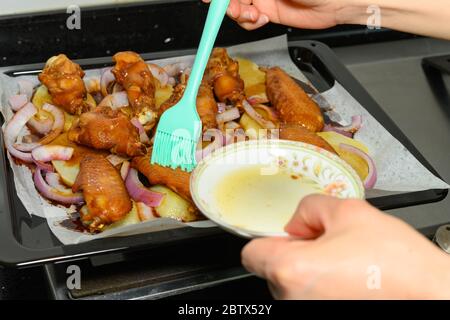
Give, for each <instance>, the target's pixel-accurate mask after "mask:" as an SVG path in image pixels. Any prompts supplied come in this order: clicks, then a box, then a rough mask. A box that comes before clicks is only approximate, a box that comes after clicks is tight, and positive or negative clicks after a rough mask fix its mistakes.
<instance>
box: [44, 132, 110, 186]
mask: <svg viewBox="0 0 450 320" xmlns="http://www.w3.org/2000/svg"><path fill="white" fill-rule="evenodd" d="M50 144H51V145H59V146H64V147H71V148H73V149H74V152H73V156H72V159H70V160H68V161H59V160H54V161H52V164H53V167H54V168H55V170H56V172H57V173H58V174H59V175H60V176H61V180H62V181H63V182H64V183H65V184H66V185H68V186H69V187H71V186H73V184H74V183H75V180H76V178H77V176H78V173H79V172H80V162H81V160H82V159H83V157H84V156H85V155H88V154H102V155H107V154H108V152H105V151H101V150H95V149H91V148H87V147H84V146H80V145H77V144H76V143H73V142H72V141H69V139H68V137H67V133H63V134H61V135H59V136H58V137H57V138H56V139H55V140H53V141H52V142H51V143H50Z"/></svg>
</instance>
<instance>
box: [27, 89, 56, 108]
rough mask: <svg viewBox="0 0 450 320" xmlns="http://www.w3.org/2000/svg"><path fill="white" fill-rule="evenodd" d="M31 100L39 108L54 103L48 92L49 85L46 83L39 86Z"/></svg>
mask: <svg viewBox="0 0 450 320" xmlns="http://www.w3.org/2000/svg"><path fill="white" fill-rule="evenodd" d="M31 102H32V103H33V104H34V106H35V107H36V108H38V109H42V106H43V105H44V104H46V103H53V101H52V96H51V95H50V93H49V92H48V89H47V87H46V86H44V85H41V86H40V87H39V88H37V89H36V91H35V93H34V95H33V99H31Z"/></svg>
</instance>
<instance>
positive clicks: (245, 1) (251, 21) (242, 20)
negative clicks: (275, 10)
mask: <svg viewBox="0 0 450 320" xmlns="http://www.w3.org/2000/svg"><path fill="white" fill-rule="evenodd" d="M203 2H205V3H210V2H211V0H203ZM251 3H252V0H231V1H230V5H229V7H228V11H227V14H228V16H229V17H230V18H231V19H233V20H235V21H236V22H237V23H238V24H239V25H240V26H241V27H243V28H244V29H247V30H254V29H257V28H260V27H262V26H264V25H266V24H267V23H269V17H268V16H267V15H265V14H261V13H260V12H259V10H258V9H257V8H256V7H255V6H254V5H252V4H251Z"/></svg>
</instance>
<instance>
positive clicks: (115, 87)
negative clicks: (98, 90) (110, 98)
mask: <svg viewBox="0 0 450 320" xmlns="http://www.w3.org/2000/svg"><path fill="white" fill-rule="evenodd" d="M122 91H124V89H123V87H122V86H121V85H120V84H118V83H117V82H116V83H115V84H114V85H113V88H112V93H117V92H122Z"/></svg>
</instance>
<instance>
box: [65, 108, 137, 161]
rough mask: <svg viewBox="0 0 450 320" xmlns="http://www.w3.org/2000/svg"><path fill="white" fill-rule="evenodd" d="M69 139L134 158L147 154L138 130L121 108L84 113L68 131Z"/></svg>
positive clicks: (100, 109)
mask: <svg viewBox="0 0 450 320" xmlns="http://www.w3.org/2000/svg"><path fill="white" fill-rule="evenodd" d="M68 136H69V140H70V141H73V142H76V143H78V144H81V145H85V146H88V147H91V148H95V149H99V150H110V151H111V152H112V153H115V154H118V155H123V156H129V157H135V156H142V155H144V154H145V146H144V145H143V144H142V143H141V142H140V138H139V132H138V129H137V128H136V127H135V126H134V125H133V124H132V123H131V122H130V120H129V118H128V117H127V116H126V115H125V114H123V113H122V112H121V111H120V110H112V109H111V108H108V107H104V108H99V109H97V110H95V111H92V112H86V113H83V114H82V115H81V116H80V119H79V120H78V122H76V123H74V124H73V126H72V128H71V129H70V130H69V133H68Z"/></svg>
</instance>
